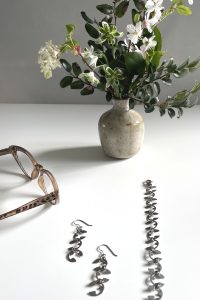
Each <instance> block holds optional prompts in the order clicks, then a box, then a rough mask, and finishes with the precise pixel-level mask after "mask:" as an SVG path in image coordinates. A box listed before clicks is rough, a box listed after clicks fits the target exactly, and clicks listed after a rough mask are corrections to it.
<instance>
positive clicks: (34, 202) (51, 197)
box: [0, 192, 57, 221]
mask: <svg viewBox="0 0 200 300" xmlns="http://www.w3.org/2000/svg"><path fill="white" fill-rule="evenodd" d="M56 199H57V195H56V193H54V192H52V193H50V194H48V195H45V196H42V197H39V198H37V199H34V200H32V201H30V202H28V203H26V204H24V205H22V206H20V207H18V208H16V209H13V210H10V211H8V212H6V213H4V214H2V215H0V221H1V220H3V219H6V218H9V217H12V216H14V215H17V214H19V213H22V212H24V211H27V210H29V209H32V208H35V207H37V206H40V205H43V204H46V203H48V202H51V203H52V204H53V202H55V201H56Z"/></svg>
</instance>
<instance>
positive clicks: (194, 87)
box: [191, 83, 200, 94]
mask: <svg viewBox="0 0 200 300" xmlns="http://www.w3.org/2000/svg"><path fill="white" fill-rule="evenodd" d="M198 91H200V83H196V84H195V85H194V86H193V88H192V89H191V93H192V94H195V93H196V92H198Z"/></svg>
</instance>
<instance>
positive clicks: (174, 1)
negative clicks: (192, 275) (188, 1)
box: [173, 0, 183, 4]
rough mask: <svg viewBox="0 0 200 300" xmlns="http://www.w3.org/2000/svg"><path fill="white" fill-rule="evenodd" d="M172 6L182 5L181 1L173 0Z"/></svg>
mask: <svg viewBox="0 0 200 300" xmlns="http://www.w3.org/2000/svg"><path fill="white" fill-rule="evenodd" d="M173 4H183V0H173Z"/></svg>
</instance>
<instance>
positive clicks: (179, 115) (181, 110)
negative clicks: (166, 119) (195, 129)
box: [177, 107, 183, 119]
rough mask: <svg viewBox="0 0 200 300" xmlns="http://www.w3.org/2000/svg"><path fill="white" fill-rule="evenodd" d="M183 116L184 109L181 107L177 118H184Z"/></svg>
mask: <svg viewBox="0 0 200 300" xmlns="http://www.w3.org/2000/svg"><path fill="white" fill-rule="evenodd" d="M182 115H183V109H182V107H179V108H178V116H177V118H178V119H180V117H182Z"/></svg>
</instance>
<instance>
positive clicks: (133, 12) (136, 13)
mask: <svg viewBox="0 0 200 300" xmlns="http://www.w3.org/2000/svg"><path fill="white" fill-rule="evenodd" d="M136 15H138V11H137V10H136V9H132V21H133V24H135V23H136V22H135V16H136Z"/></svg>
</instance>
